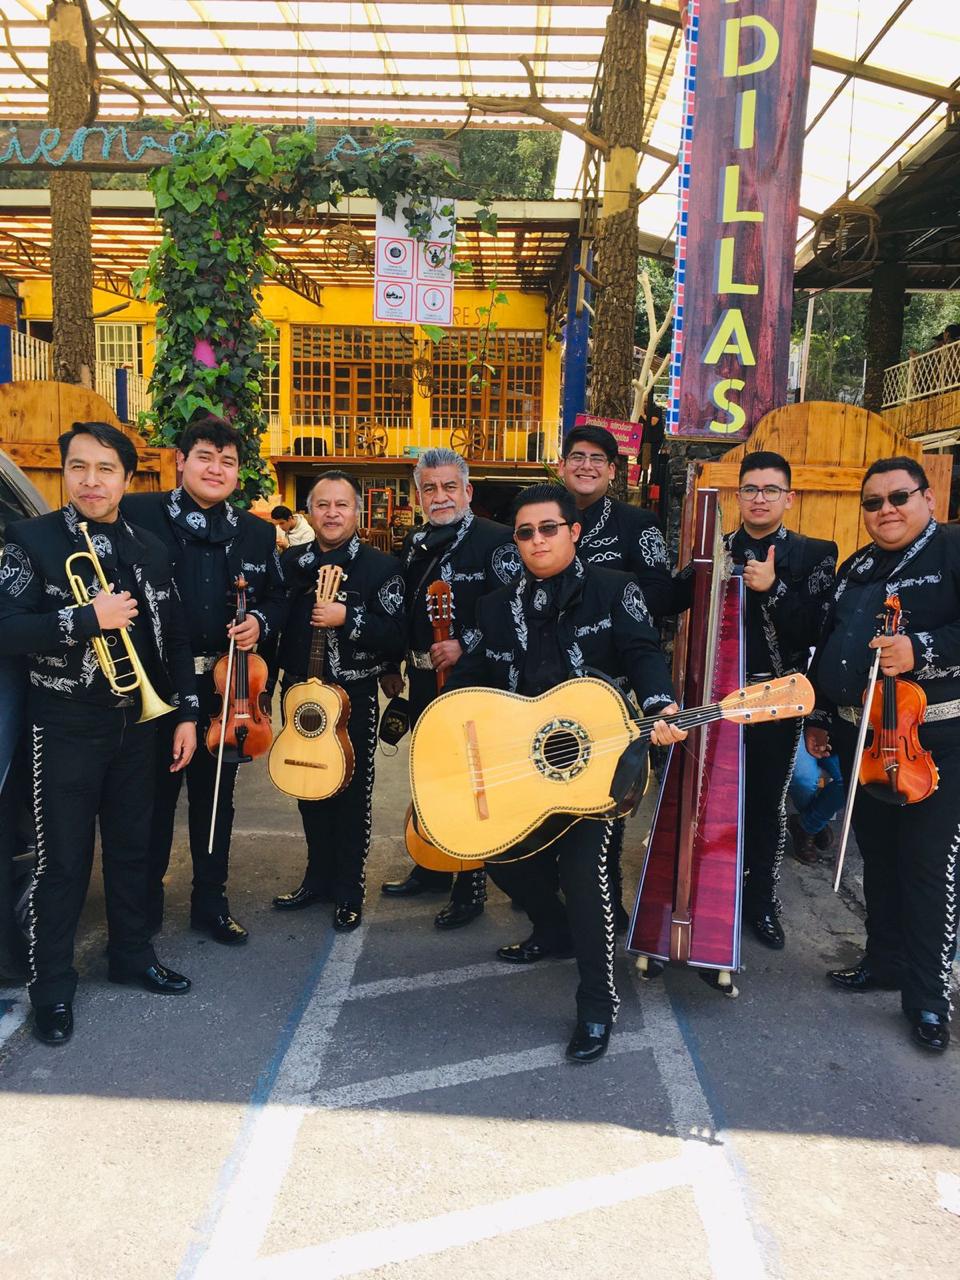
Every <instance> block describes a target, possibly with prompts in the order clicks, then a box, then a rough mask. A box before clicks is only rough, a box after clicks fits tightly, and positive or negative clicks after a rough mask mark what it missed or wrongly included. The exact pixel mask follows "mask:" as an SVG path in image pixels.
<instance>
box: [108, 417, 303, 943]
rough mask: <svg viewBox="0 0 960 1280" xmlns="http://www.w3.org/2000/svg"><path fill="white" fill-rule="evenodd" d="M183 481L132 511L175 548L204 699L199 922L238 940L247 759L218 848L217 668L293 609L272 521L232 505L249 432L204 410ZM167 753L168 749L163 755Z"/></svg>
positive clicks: (159, 805) (218, 936) (161, 801)
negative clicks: (234, 876)
mask: <svg viewBox="0 0 960 1280" xmlns="http://www.w3.org/2000/svg"><path fill="white" fill-rule="evenodd" d="M177 466H178V468H179V469H180V470H181V472H182V478H181V482H180V485H179V486H178V487H177V488H176V489H173V490H171V491H170V492H169V493H138V494H133V495H132V496H131V497H129V498H127V499H126V500H125V503H124V512H125V514H126V515H127V516H128V518H129V519H130V520H131V521H133V522H134V523H135V524H138V525H141V526H142V527H143V528H145V529H149V530H150V531H151V533H153V534H155V535H156V536H157V537H159V538H160V539H161V541H162V542H163V543H164V544H165V546H166V547H167V550H168V552H169V555H170V558H171V560H172V561H173V566H174V576H175V578H176V582H177V586H178V587H179V589H180V596H181V598H182V600H183V606H184V609H185V611H186V616H187V626H188V628H189V636H190V647H191V649H192V651H193V659H194V670H195V672H196V676H197V693H198V696H199V699H200V723H199V734H200V742H201V745H200V748H199V750H198V751H197V752H196V754H195V755H194V757H193V760H192V761H191V763H190V766H189V768H188V769H186V770H185V771H184V772H185V774H186V779H187V795H188V798H189V828H190V853H191V856H192V860H193V890H192V893H191V899H190V924H191V927H192V928H194V929H198V930H200V931H201V932H203V933H206V934H208V935H209V936H210V937H211V938H212V939H213V940H214V941H215V942H221V943H224V944H226V945H228V946H230V945H232V946H236V945H238V944H243V943H245V942H246V941H247V931H246V929H244V927H243V926H242V925H241V924H239V923H238V922H237V921H236V920H235V919H234V917H233V916H232V915H231V913H230V905H229V903H228V901H227V872H228V860H229V852H230V835H231V831H232V829H233V789H234V785H235V783H236V777H237V769H238V768H239V765H238V764H234V763H227V762H224V764H223V775H222V780H221V785H220V788H219V793H218V802H217V820H216V826H215V829H214V840H213V851H212V853H208V852H207V849H208V843H209V837H210V827H211V822H212V818H213V795H214V787H215V784H216V768H217V761H216V759H215V758H214V757H213V756H212V755H211V754H210V752H209V751H207V750H206V748H205V746H204V745H203V742H204V738H205V736H206V732H207V728H208V726H209V723H210V718H211V716H212V715H213V714H214V713H215V711H216V710H217V694H216V689H215V685H214V677H213V668H214V667H215V666H216V663H217V659H218V658H219V657H220V656H221V655H222V654H223V653H224V652H225V651H226V649H227V647H228V644H229V641H230V638H231V637H232V638H233V640H234V641H235V644H236V647H237V649H239V650H241V651H249V650H251V649H253V647H254V646H255V645H256V644H257V643H258V642H260V641H264V640H266V639H267V638H268V637H272V636H273V635H274V634H275V633H276V631H277V627H278V622H279V619H280V617H281V616H282V612H283V607H284V597H283V578H282V574H281V571H280V557H279V554H278V552H277V545H276V534H275V531H274V528H273V526H272V525H271V524H268V523H267V521H265V520H260V519H258V518H257V517H256V516H253V515H250V514H249V512H246V511H241V510H240V509H239V508H237V507H234V506H233V505H231V503H230V501H229V499H230V497H231V496H232V494H233V493H234V491H235V490H236V488H237V481H238V475H239V469H240V437H239V434H238V433H237V431H236V430H235V429H234V428H233V427H231V426H230V425H229V424H228V423H226V422H223V421H221V420H220V419H219V418H213V417H210V416H209V415H204V416H203V417H202V418H200V419H199V420H198V421H196V422H193V423H191V424H190V425H189V426H188V427H187V429H186V430H185V431H184V433H183V435H182V436H181V437H180V441H179V444H178V447H177ZM241 574H242V575H243V577H244V578H245V579H246V581H247V587H248V599H249V600H250V609H249V613H248V614H247V617H246V619H245V621H244V622H243V623H242V624H240V625H239V626H237V625H235V614H236V591H235V585H236V581H237V578H238V577H239V576H240V575H241ZM161 754H162V753H161ZM183 776H184V773H171V772H169V771H168V770H167V769H166V767H165V766H162V765H158V769H157V779H156V785H157V800H156V810H155V814H154V822H153V830H152V833H151V841H150V916H151V919H150V927H151V931H152V932H157V931H158V930H159V929H160V928H161V926H162V924H163V877H164V876H165V875H166V872H167V867H168V865H169V863H170V850H171V847H172V844H173V827H174V818H175V815H176V809H177V799H178V797H179V795H180V787H181V783H182V780H183Z"/></svg>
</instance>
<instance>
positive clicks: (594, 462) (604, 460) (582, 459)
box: [564, 452, 610, 467]
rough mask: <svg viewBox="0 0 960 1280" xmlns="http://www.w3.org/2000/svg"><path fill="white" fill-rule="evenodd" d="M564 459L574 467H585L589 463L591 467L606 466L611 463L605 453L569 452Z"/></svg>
mask: <svg viewBox="0 0 960 1280" xmlns="http://www.w3.org/2000/svg"><path fill="white" fill-rule="evenodd" d="M564 461H565V462H568V463H569V464H570V465H571V466H574V467H585V466H587V465H588V464H589V465H590V466H591V467H606V466H609V463H610V459H609V458H608V457H607V455H606V454H605V453H579V452H576V453H568V454H567V456H566V458H565V459H564Z"/></svg>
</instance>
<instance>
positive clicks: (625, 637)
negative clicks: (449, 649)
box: [446, 557, 674, 715]
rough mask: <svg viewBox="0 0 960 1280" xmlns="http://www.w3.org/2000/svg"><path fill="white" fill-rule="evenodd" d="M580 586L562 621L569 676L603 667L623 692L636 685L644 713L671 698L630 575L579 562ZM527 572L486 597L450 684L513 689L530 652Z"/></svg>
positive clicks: (657, 644)
mask: <svg viewBox="0 0 960 1280" xmlns="http://www.w3.org/2000/svg"><path fill="white" fill-rule="evenodd" d="M574 563H575V565H576V566H577V567H578V575H579V577H580V578H581V581H582V587H581V589H580V591H579V592H578V594H577V595H576V596H575V597H574V598H573V600H572V602H571V603H570V604H569V605H568V607H567V608H566V609H564V610H563V611H562V612H561V613H560V615H559V617H558V619H557V632H558V636H559V640H560V649H561V652H562V654H563V657H564V662H565V665H566V668H567V677H568V678H570V679H572V678H573V677H576V676H585V675H591V674H593V673H595V672H600V673H602V674H603V675H605V676H607V677H608V678H609V679H611V680H612V681H613V682H614V683H615V684H616V685H617V687H618V688H619V689H620V691H621V692H622V693H624V694H626V693H628V692H629V691H630V690H631V689H632V690H633V692H634V694H635V695H636V698H637V701H638V702H639V704H640V706H641V707H642V709H643V711H644V714H647V715H649V714H653V713H654V712H656V711H658V710H659V709H660V708H661V707H663V706H666V705H667V703H670V702H673V701H674V696H673V689H672V687H671V684H670V675H669V672H668V671H667V664H666V661H665V659H664V657H663V654H662V653H661V651H660V641H659V637H658V635H657V632H656V629H655V628H654V626H653V620H652V619H651V617H650V612H649V610H648V609H647V607H646V604H645V603H644V599H643V593H642V591H641V590H640V587H639V585H638V584H637V580H636V578H634V577H633V576H632V575H631V574H627V573H619V572H618V571H617V570H615V569H601V568H598V567H597V566H596V565H584V563H583V561H582V560H580V558H579V557H577V559H576V560H575V561H574ZM535 589H536V585H535V583H532V582H531V581H530V579H529V578H527V577H526V576H524V577H522V578H521V579H520V581H519V582H518V583H516V584H514V585H513V586H510V587H501V588H500V589H499V590H498V591H494V592H493V593H492V594H491V595H488V596H485V597H484V598H483V599H482V600H481V601H480V603H479V606H478V609H477V617H476V626H475V637H474V640H473V644H472V647H471V648H470V650H469V652H467V653H465V654H464V656H463V657H462V658H461V659H460V661H459V662H458V663H457V664H456V666H455V667H453V668H452V669H451V672H450V676H449V678H448V680H447V685H446V688H447V689H453V688H464V687H466V686H468V685H481V686H484V687H486V688H491V689H506V690H510V691H511V692H516V691H517V690H518V689H519V688H520V685H521V681H522V676H523V665H524V659H525V657H526V650H527V622H526V617H525V604H526V595H527V593H528V592H530V591H531V590H535Z"/></svg>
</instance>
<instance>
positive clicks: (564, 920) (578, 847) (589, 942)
mask: <svg viewBox="0 0 960 1280" xmlns="http://www.w3.org/2000/svg"><path fill="white" fill-rule="evenodd" d="M514 522H515V523H514V537H515V538H516V542H517V546H518V548H519V550H520V555H521V558H522V560H523V566H524V572H523V576H522V577H521V579H520V581H519V583H518V584H517V585H516V586H510V587H503V588H501V589H500V590H498V591H495V592H493V594H492V595H488V596H486V597H485V598H484V599H483V600H481V601H480V604H479V606H478V609H477V620H476V627H477V630H478V631H479V637H478V639H477V642H476V643H475V644H474V646H473V648H472V649H471V651H470V653H469V654H468V655H467V656H466V658H465V659H464V660H463V662H462V663H460V664H458V666H457V667H456V668H455V669H454V671H453V672H452V673H451V678H450V681H449V682H448V687H450V686H452V687H460V688H463V687H466V686H468V685H483V686H485V687H487V688H493V689H507V690H511V691H512V692H515V693H520V694H524V695H527V696H530V697H536V696H539V695H540V694H543V693H546V692H547V691H548V690H550V689H553V688H554V687H555V686H556V685H558V684H561V683H562V682H563V681H565V680H569V679H573V678H575V677H578V676H584V675H586V674H588V673H589V672H599V673H601V674H603V675H606V676H607V677H608V678H609V679H610V680H612V681H613V682H614V683H615V684H616V685H617V686H618V688H619V689H620V690H621V692H622V693H626V692H627V691H628V690H630V689H632V691H633V692H634V694H635V695H636V698H637V700H638V702H639V705H640V706H641V708H642V709H643V713H644V715H657V714H659V713H661V712H662V713H663V714H664V715H669V714H671V713H673V712H675V711H677V710H678V708H677V706H676V703H675V702H674V697H673V690H672V688H671V685H670V677H669V673H668V672H667V666H666V662H665V660H664V658H663V655H662V653H661V652H660V645H659V638H658V636H657V632H656V630H655V628H654V626H653V622H652V619H651V617H650V613H649V612H648V610H647V607H646V604H645V602H644V598H643V592H642V591H641V590H640V587H639V586H638V584H637V581H636V579H635V578H634V577H633V576H632V575H630V574H625V573H619V572H617V571H616V570H612V569H603V568H600V567H598V566H596V565H589V564H584V562H583V561H582V560H581V559H580V558H579V556H578V555H577V540H578V538H579V536H580V522H579V520H578V519H577V508H576V505H575V503H574V501H573V498H572V497H571V495H570V494H569V493H568V492H567V490H566V489H564V488H562V487H561V486H560V485H554V484H537V485H532V486H531V487H530V488H528V489H525V490H523V492H522V493H521V494H520V496H519V497H518V498H517V501H516V505H515V516H514ZM507 729H509V725H508V726H507ZM685 737H686V734H685V733H684V732H683V731H682V730H679V729H676V728H674V727H673V726H671V725H668V724H666V723H664V722H663V721H658V722H657V724H656V726H655V729H654V732H653V735H652V741H653V742H655V743H657V744H658V745H660V746H669V745H670V744H671V743H672V742H679V741H681V740H682V739H683V738H685ZM615 825H616V820H615V819H607V820H599V821H598V820H590V819H585V820H583V821H581V822H576V823H574V825H573V826H572V827H571V828H569V830H568V831H567V832H565V833H564V834H563V835H562V836H560V838H559V839H557V840H555V841H554V842H553V843H552V844H550V845H548V846H547V847H546V848H544V849H541V850H540V851H539V852H538V853H536V854H534V855H533V856H532V857H527V858H523V859H522V860H520V861H515V862H500V861H496V862H488V863H487V870H488V872H489V874H490V877H491V879H492V880H493V881H494V883H495V884H497V885H499V886H500V888H501V889H503V890H504V892H505V893H507V894H509V896H510V898H511V899H512V901H513V902H514V903H515V904H517V905H518V906H520V907H522V908H523V909H524V910H525V911H526V912H527V914H528V916H529V917H530V920H531V923H532V925H533V932H532V933H531V935H530V936H529V937H528V938H526V939H525V940H524V941H523V942H518V943H513V944H511V945H509V946H505V947H501V948H500V949H499V951H498V952H497V956H498V958H499V959H501V960H503V961H505V962H506V963H508V964H525V965H529V964H534V963H537V962H538V961H540V960H545V959H549V958H550V957H561V956H564V955H568V956H569V955H576V958H577V966H578V968H579V971H580V985H579V988H578V990H577V1025H576V1029H575V1031H574V1034H573V1036H572V1038H571V1040H570V1043H569V1044H568V1046H567V1056H568V1057H569V1058H571V1059H573V1060H574V1061H577V1062H592V1061H594V1060H595V1059H597V1058H599V1057H602V1055H603V1054H604V1053H605V1052H606V1049H607V1044H608V1042H609V1039H610V1031H611V1028H612V1026H613V1023H614V1021H615V1019H616V1015H617V1008H618V1005H619V998H618V996H617V991H616V987H615V984H614V933H615V928H614V913H613V898H612V895H611V892H610V873H609V864H608V855H609V848H610V841H611V838H612V835H613V829H614V827H615ZM558 884H559V887H560V889H561V890H562V892H563V899H564V900H563V902H561V900H560V898H559V896H558V893H557V885H558Z"/></svg>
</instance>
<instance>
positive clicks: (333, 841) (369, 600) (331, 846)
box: [273, 471, 406, 932]
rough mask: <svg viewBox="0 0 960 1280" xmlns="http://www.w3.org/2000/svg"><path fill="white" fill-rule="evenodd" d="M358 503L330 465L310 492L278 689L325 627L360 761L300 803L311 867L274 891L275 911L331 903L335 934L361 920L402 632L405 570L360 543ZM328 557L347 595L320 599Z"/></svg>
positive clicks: (291, 562) (287, 558)
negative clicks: (382, 744)
mask: <svg viewBox="0 0 960 1280" xmlns="http://www.w3.org/2000/svg"><path fill="white" fill-rule="evenodd" d="M360 505H361V498H360V491H359V489H358V488H357V484H356V481H355V480H353V479H352V477H351V476H349V475H347V474H346V472H344V471H327V472H325V473H324V474H323V475H322V476H321V477H320V479H319V480H318V481H317V482H316V484H315V485H314V486H313V488H312V489H311V490H310V494H309V496H308V498H307V518H308V520H309V521H310V524H311V526H312V527H313V530H314V533H315V535H316V538H315V541H314V542H312V543H311V545H310V546H309V547H304V546H297V547H291V548H290V549H289V550H288V551H286V552H285V553H284V555H283V558H282V564H283V575H284V580H285V582H286V584H287V601H288V613H287V617H286V620H285V621H284V622H283V624H282V628H281V636H280V642H279V654H278V657H279V665H280V666H281V667H282V668H283V672H284V676H283V684H282V689H283V691H284V692H286V690H287V689H288V688H289V687H290V686H291V685H293V684H297V683H299V682H301V681H303V680H305V679H306V678H307V660H308V655H309V653H310V650H311V640H312V635H313V629H314V628H316V627H323V628H325V629H326V631H327V643H326V649H325V655H324V671H323V679H324V680H326V681H329V682H332V683H334V684H336V685H339V686H340V688H342V689H343V690H344V691H345V692H346V693H347V695H348V697H349V699H350V718H349V721H348V723H347V732H348V734H349V737H350V742H351V744H352V746H353V756H354V769H353V775H352V777H351V779H350V781H349V783H348V784H347V786H346V787H344V789H343V790H342V791H339V792H338V793H337V794H336V795H334V796H331V797H330V798H329V799H326V800H300V801H299V802H298V804H299V807H300V816H301V818H302V820H303V832H304V836H305V837H306V841H307V868H306V871H305V872H304V876H303V880H302V881H301V883H300V885H299V887H298V888H296V889H294V890H293V892H292V893H284V894H280V896H279V897H276V898H274V899H273V905H274V907H276V908H277V910H278V911H298V910H300V909H302V908H303V907H309V906H312V905H313V904H314V903H320V902H328V903H333V904H334V916H333V927H334V929H336V930H337V931H338V932H347V931H349V930H351V929H355V928H356V927H357V926H358V925H359V924H360V920H361V912H362V908H363V890H364V869H365V866H366V861H367V854H368V852H369V850H370V828H371V806H372V801H373V776H374V761H375V758H376V746H377V678H378V677H379V676H380V675H381V674H382V673H383V671H384V669H385V665H386V663H387V661H388V660H389V661H392V662H396V661H398V660H399V659H400V658H401V657H402V656H403V648H404V641H405V638H406V621H405V619H404V615H403V578H402V577H401V576H400V574H399V572H398V571H397V562H396V560H395V559H394V557H393V556H390V555H386V554H385V553H384V552H382V551H378V550H377V549H376V548H375V547H370V546H367V545H366V544H365V543H362V542H361V541H360V538H359V537H358V535H357V521H358V520H359V517H360ZM324 565H337V566H338V567H339V568H341V569H342V570H343V573H344V578H343V585H342V587H341V592H340V594H341V595H342V597H343V598H342V600H335V601H326V602H323V603H318V602H317V599H316V588H317V574H318V571H319V570H320V569H321V568H322V566H324Z"/></svg>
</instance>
